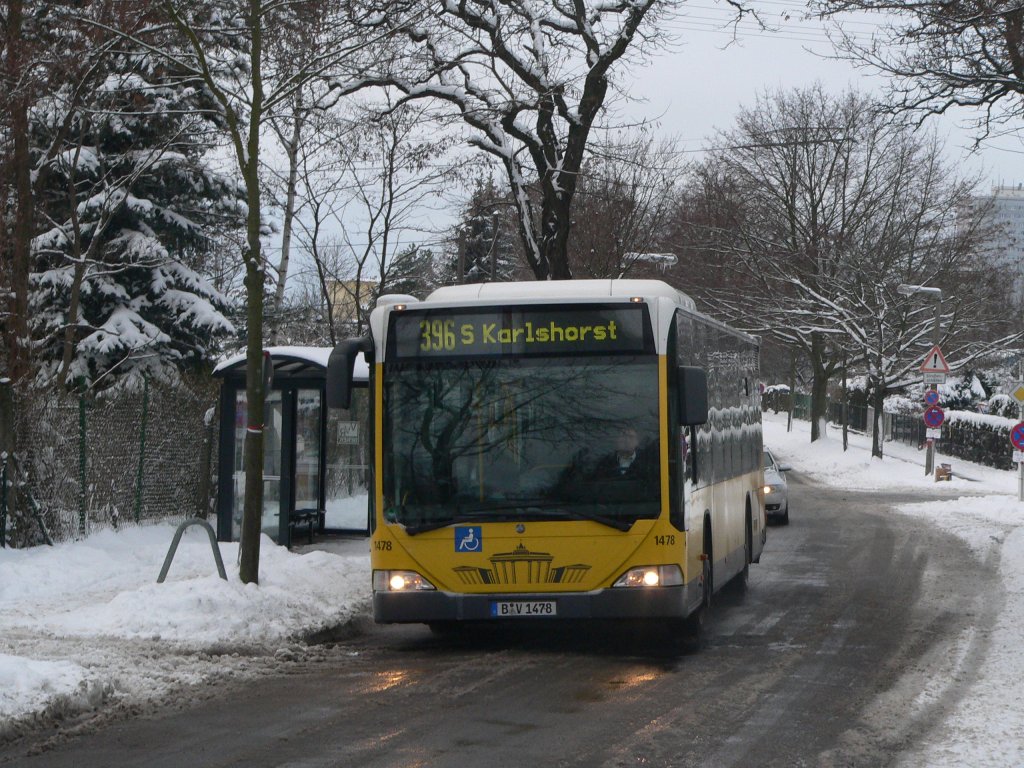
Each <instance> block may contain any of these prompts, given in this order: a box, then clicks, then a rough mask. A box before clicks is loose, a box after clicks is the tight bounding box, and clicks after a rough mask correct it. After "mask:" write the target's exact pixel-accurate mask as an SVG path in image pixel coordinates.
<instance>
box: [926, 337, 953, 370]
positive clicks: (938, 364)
mask: <svg viewBox="0 0 1024 768" xmlns="http://www.w3.org/2000/svg"><path fill="white" fill-rule="evenodd" d="M921 373H949V363H947V362H946V358H945V357H943V356H942V350H941V349H939V345H938V344H936V345H935V346H934V347H932V348H931V350H930V351H929V352H928V354H927V355H925V356H924V362H923V363H921Z"/></svg>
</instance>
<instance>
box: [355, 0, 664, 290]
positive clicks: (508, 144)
mask: <svg viewBox="0 0 1024 768" xmlns="http://www.w3.org/2000/svg"><path fill="white" fill-rule="evenodd" d="M670 7H671V3H669V2H666V0H635V1H634V2H627V3H608V2H603V0H579V2H575V3H565V2H553V3H522V2H511V3H493V2H489V1H488V0H470V1H469V2H458V3H439V4H434V5H419V4H417V5H414V6H413V7H412V10H411V12H410V13H409V15H408V17H407V18H403V17H402V15H401V14H400V13H393V14H392V15H393V17H394V19H393V22H392V23H393V24H394V25H395V26H396V28H399V29H401V30H403V31H404V32H405V33H406V34H407V37H408V40H409V43H410V50H409V52H408V55H407V56H405V57H403V59H401V60H400V61H399V64H400V65H401V70H398V69H397V68H393V69H391V70H390V71H387V72H383V73H381V74H380V76H379V77H378V78H376V79H375V82H377V83H380V84H388V85H392V86H395V87H397V88H399V89H400V90H401V91H403V92H404V93H405V94H406V96H407V98H433V99H437V100H439V101H441V102H443V103H446V104H448V105H450V106H451V107H453V109H454V110H455V112H456V113H457V114H458V117H459V119H460V120H461V121H462V122H463V123H464V124H465V125H467V126H468V127H469V128H470V130H471V138H470V139H469V140H470V143H471V144H473V145H474V146H476V147H478V148H479V149H481V150H483V151H484V152H486V153H488V154H489V155H491V156H492V157H493V158H494V159H496V160H497V161H498V162H499V163H500V164H501V167H502V168H503V170H504V171H505V175H506V178H507V181H508V184H509V187H510V189H511V190H512V199H513V202H514V203H515V206H516V210H517V212H518V229H519V237H520V240H521V242H522V248H523V252H524V255H525V258H526V261H527V263H528V264H529V266H530V269H531V270H532V271H533V273H534V275H535V277H536V278H537V279H542V280H543V279H562V278H569V277H572V272H571V268H570V265H569V261H568V255H567V244H568V240H569V235H570V220H571V211H572V202H573V197H574V194H575V192H576V185H577V179H578V174H579V172H580V168H581V166H582V164H583V161H584V159H585V154H586V148H587V144H588V142H589V140H590V135H591V131H592V130H593V128H594V127H595V125H596V124H597V122H598V119H599V117H600V116H601V114H602V109H603V108H604V107H605V106H606V101H607V100H608V99H609V97H610V94H611V93H613V92H614V88H615V85H614V76H615V74H616V71H617V70H618V69H620V68H621V66H622V64H624V63H625V62H626V59H627V58H630V57H631V58H634V59H637V58H642V57H643V55H644V54H645V53H646V52H647V50H649V49H650V48H651V47H653V45H654V43H655V41H656V40H657V39H658V37H659V27H658V24H657V22H658V19H659V18H661V17H663V16H664V15H665V12H666V11H667V10H668V9H669V8H670ZM417 69H418V71H417Z"/></svg>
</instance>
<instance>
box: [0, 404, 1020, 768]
mask: <svg viewBox="0 0 1024 768" xmlns="http://www.w3.org/2000/svg"><path fill="white" fill-rule="evenodd" d="M808 432H809V425H808V424H807V423H806V422H796V423H795V425H794V431H793V432H790V433H787V432H786V429H785V421H784V417H783V416H782V415H774V414H765V442H766V444H767V445H769V446H770V447H771V448H772V449H773V450H774V451H775V453H776V454H777V455H778V457H779V458H780V459H781V460H783V461H785V462H788V463H790V464H792V465H793V466H794V468H795V471H797V472H799V473H800V474H801V475H802V476H803V477H805V478H807V479H810V480H812V481H814V482H820V483H823V484H828V485H834V486H841V487H847V488H851V489H857V488H860V489H873V490H876V489H898V490H901V491H907V490H910V491H912V492H915V493H919V494H920V497H921V502H920V503H915V504H909V505H903V506H902V507H900V508H899V509H900V511H901V512H903V513H905V514H908V515H916V516H920V517H924V518H926V519H927V520H928V521H929V522H930V524H934V525H938V526H941V527H942V528H944V529H947V530H949V531H950V532H951V533H954V534H955V535H957V536H959V537H961V538H963V539H964V540H965V541H967V543H968V544H969V545H970V547H971V549H972V550H973V552H974V553H975V554H976V556H977V557H978V558H979V559H987V558H991V557H995V558H997V561H998V562H999V563H1000V565H999V568H1000V573H1001V575H1002V581H1003V586H1004V589H1005V594H1004V595H996V596H993V599H995V600H1000V601H1003V604H1002V610H1001V613H1000V617H999V620H998V622H997V624H996V626H995V628H994V630H993V634H992V637H991V642H990V644H989V652H988V657H987V658H986V659H985V660H984V661H983V663H982V668H981V669H982V671H981V675H980V676H979V678H978V679H977V680H976V681H975V682H973V683H972V684H971V688H970V690H967V691H964V692H963V693H964V695H963V696H962V698H961V699H960V702H961V703H960V704H959V705H958V706H957V708H956V709H955V710H954V711H953V712H951V713H950V714H949V717H948V720H947V722H946V723H944V724H943V727H941V728H936V729H935V732H936V733H938V734H942V735H941V736H940V738H939V740H938V741H936V742H935V743H933V744H930V745H928V746H927V747H925V748H923V749H922V750H921V751H920V752H919V753H915V754H913V755H910V756H908V757H907V758H906V760H905V765H906V766H913V767H914V768H918V767H922V768H923V767H924V766H927V767H928V768H932V767H933V766H962V765H972V764H973V765H985V766H1008V767H1009V766H1020V765H1024V737H1022V734H1024V730H1022V729H1024V725H1022V723H1024V697H1022V696H1021V695H1020V693H1019V689H1020V681H1021V680H1024V652H1022V650H1021V649H1022V648H1024V503H1020V502H1018V501H1017V485H1016V482H1017V480H1016V473H1014V472H1002V471H998V470H993V469H989V468H986V467H980V466H977V465H970V464H967V463H966V462H962V461H960V460H958V459H945V458H943V457H941V456H940V457H939V461H948V462H949V463H951V464H952V465H953V471H954V475H955V477H954V479H953V480H952V481H951V482H943V483H936V482H934V481H933V480H932V479H931V478H928V477H926V476H925V475H924V466H923V465H924V454H923V452H921V451H918V450H916V449H915V448H913V447H909V446H903V445H899V444H896V443H886V445H885V450H886V454H887V455H886V458H885V459H884V460H882V461H879V460H877V459H872V458H871V457H870V444H869V442H868V440H867V439H866V438H864V437H861V436H857V435H852V436H851V443H850V450H849V451H847V452H844V451H843V450H842V443H841V439H840V436H839V434H838V433H837V432H836V431H834V430H833V431H831V432H830V433H829V437H828V438H826V439H825V440H823V441H818V442H816V443H814V445H813V446H812V445H811V444H810V443H809V436H808ZM1009 449H1010V448H1009V446H1007V450H1009ZM951 495H954V496H957V497H958V498H956V500H954V501H950V500H948V499H949V498H950V496H951ZM173 533H174V528H173V526H170V525H157V526H150V527H143V528H128V529H126V530H123V531H121V532H118V533H115V532H111V531H107V532H102V533H98V534H96V535H93V536H91V537H89V538H87V539H85V540H84V541H79V542H73V543H67V544H61V545H58V546H56V547H52V548H51V547H38V548H35V549H31V550H9V549H5V550H0V740H2V739H4V738H5V737H10V736H13V735H16V734H17V733H18V732H19V730H21V728H23V727H25V726H27V725H31V724H32V723H39V722H44V721H45V720H46V719H48V718H51V717H60V716H61V715H62V714H65V713H69V712H75V711H79V710H83V709H89V708H93V707H113V706H139V705H140V704H142V705H144V704H145V703H146V702H151V701H153V700H166V699H174V698H175V697H177V696H183V695H186V692H188V691H191V690H193V689H194V688H195V687H197V686H204V685H211V684H216V683H217V681H220V680H223V679H227V678H239V677H244V676H247V675H258V674H266V673H267V672H269V671H272V670H273V669H275V668H277V667H279V666H280V665H281V664H283V663H287V662H288V661H289V660H291V659H294V658H296V657H297V656H302V655H307V654H310V653H315V651H314V650H312V649H310V647H309V646H307V645H306V644H305V643H304V639H305V638H308V637H310V636H312V635H314V634H316V633H317V632H320V631H322V630H332V629H334V628H336V627H339V626H344V625H346V624H349V623H351V622H352V621H353V620H355V619H357V618H359V617H362V616H365V614H366V613H367V611H368V607H369V590H368V585H369V580H370V579H369V561H368V553H367V549H368V548H367V546H366V542H365V541H361V540H348V541H340V542H330V543H328V544H325V545H317V547H316V548H308V547H307V548H303V549H301V550H297V551H292V552H288V551H286V550H284V549H282V548H279V547H277V546H275V545H273V544H272V543H271V542H270V541H269V540H266V539H265V540H264V541H263V544H262V548H261V564H260V584H259V586H258V587H257V586H244V585H242V584H241V583H240V582H239V581H238V567H237V564H236V559H237V553H238V547H237V545H236V544H221V545H220V547H221V551H222V553H223V556H224V560H225V564H226V566H227V570H228V576H229V579H228V581H224V580H222V579H220V578H219V577H218V576H217V572H216V567H215V565H214V561H213V556H212V553H211V550H210V544H209V540H208V539H207V537H206V534H205V533H203V532H202V531H201V530H200V529H198V528H195V527H193V528H191V529H190V532H189V533H187V534H186V535H185V537H184V539H183V540H182V544H181V546H180V547H179V549H178V553H177V555H176V557H175V560H174V563H173V565H172V566H171V569H170V572H169V575H168V577H167V580H166V582H165V583H163V584H157V583H156V578H157V575H158V574H159V572H160V567H161V565H162V564H163V561H164V557H165V555H166V553H167V549H168V547H169V545H170V542H171V539H172V537H173ZM969 641H970V638H966V637H965V638H964V639H963V644H964V648H966V647H967V644H968V643H969ZM956 684H958V681H956V680H953V681H949V680H943V681H936V691H940V690H941V688H942V687H943V686H946V685H956Z"/></svg>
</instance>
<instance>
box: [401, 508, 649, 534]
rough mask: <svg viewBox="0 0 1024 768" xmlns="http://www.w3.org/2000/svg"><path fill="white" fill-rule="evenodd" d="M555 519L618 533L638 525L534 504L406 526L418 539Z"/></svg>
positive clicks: (481, 509)
mask: <svg viewBox="0 0 1024 768" xmlns="http://www.w3.org/2000/svg"><path fill="white" fill-rule="evenodd" d="M510 513H511V514H510ZM552 518H555V519H558V518H561V519H568V520H589V521H590V522H593V523H598V524H600V525H606V526H608V527H609V528H614V529H616V530H618V531H628V530H629V529H630V528H632V527H633V523H634V522H636V521H635V520H622V519H619V518H615V517H610V516H608V515H602V514H599V513H597V512H587V511H583V510H577V509H566V508H564V507H541V506H537V505H534V504H523V503H518V504H512V503H509V504H500V505H494V506H488V507H482V508H479V509H473V510H467V511H465V512H460V513H458V514H455V515H451V516H450V517H444V518H440V519H438V520H430V521H427V522H423V523H419V524H417V525H410V526H406V529H405V530H406V533H408V534H409V535H410V536H415V535H416V534H418V533H426V532H427V531H435V530H437V529H438V528H444V527H446V526H449V525H455V524H457V523H466V522H473V521H487V522H509V521H512V520H524V519H533V520H545V519H552Z"/></svg>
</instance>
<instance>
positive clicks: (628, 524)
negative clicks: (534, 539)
mask: <svg viewBox="0 0 1024 768" xmlns="http://www.w3.org/2000/svg"><path fill="white" fill-rule="evenodd" d="M542 511H543V512H545V513H551V514H547V515H545V516H546V517H565V518H569V519H571V520H589V521H590V522H592V523H599V524H601V525H607V526H608V527H609V528H615V529H616V530H618V531H628V530H629V529H630V528H632V527H633V523H635V522H636V520H622V519H619V518H617V517H609V516H608V515H602V514H599V513H597V512H585V511H583V510H580V509H562V508H558V509H545V510H542Z"/></svg>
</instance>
